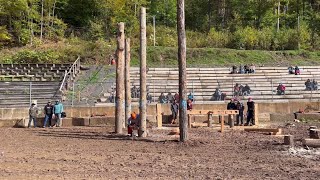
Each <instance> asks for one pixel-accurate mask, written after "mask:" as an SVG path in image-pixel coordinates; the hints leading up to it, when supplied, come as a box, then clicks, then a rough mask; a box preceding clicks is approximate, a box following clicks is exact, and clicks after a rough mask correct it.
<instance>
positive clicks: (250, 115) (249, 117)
mask: <svg viewBox="0 0 320 180" xmlns="http://www.w3.org/2000/svg"><path fill="white" fill-rule="evenodd" d="M247 106H248V111H247V123H246V124H245V125H246V126H251V125H254V124H255V122H254V110H255V109H254V102H253V100H252V98H251V97H250V98H249V99H248V102H247Z"/></svg>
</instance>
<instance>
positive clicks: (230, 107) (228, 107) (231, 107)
mask: <svg viewBox="0 0 320 180" xmlns="http://www.w3.org/2000/svg"><path fill="white" fill-rule="evenodd" d="M236 109H237V106H236V104H235V102H234V99H231V100H230V102H229V103H228V105H227V110H236Z"/></svg>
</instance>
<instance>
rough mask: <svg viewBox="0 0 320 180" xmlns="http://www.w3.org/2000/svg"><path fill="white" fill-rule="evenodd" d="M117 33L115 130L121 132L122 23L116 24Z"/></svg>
mask: <svg viewBox="0 0 320 180" xmlns="http://www.w3.org/2000/svg"><path fill="white" fill-rule="evenodd" d="M118 26H119V27H118V28H119V30H118V35H117V45H118V47H117V74H116V109H115V111H116V112H115V114H116V121H115V132H116V133H117V134H121V133H122V129H123V124H124V118H125V117H124V116H125V112H124V108H125V103H124V84H125V83H124V58H125V55H124V51H125V35H124V23H123V22H121V23H119V24H118Z"/></svg>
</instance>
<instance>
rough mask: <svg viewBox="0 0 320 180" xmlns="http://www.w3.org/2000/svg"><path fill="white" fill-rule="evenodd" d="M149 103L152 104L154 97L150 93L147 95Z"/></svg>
mask: <svg viewBox="0 0 320 180" xmlns="http://www.w3.org/2000/svg"><path fill="white" fill-rule="evenodd" d="M147 102H148V103H151V102H152V96H151V94H150V93H147Z"/></svg>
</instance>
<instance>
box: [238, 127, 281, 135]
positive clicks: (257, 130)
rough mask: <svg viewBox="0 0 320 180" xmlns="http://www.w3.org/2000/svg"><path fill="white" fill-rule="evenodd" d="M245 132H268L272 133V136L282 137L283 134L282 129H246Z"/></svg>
mask: <svg viewBox="0 0 320 180" xmlns="http://www.w3.org/2000/svg"><path fill="white" fill-rule="evenodd" d="M244 131H247V132H266V133H271V134H272V135H280V134H282V129H281V128H276V129H272V128H245V129H244Z"/></svg>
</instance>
